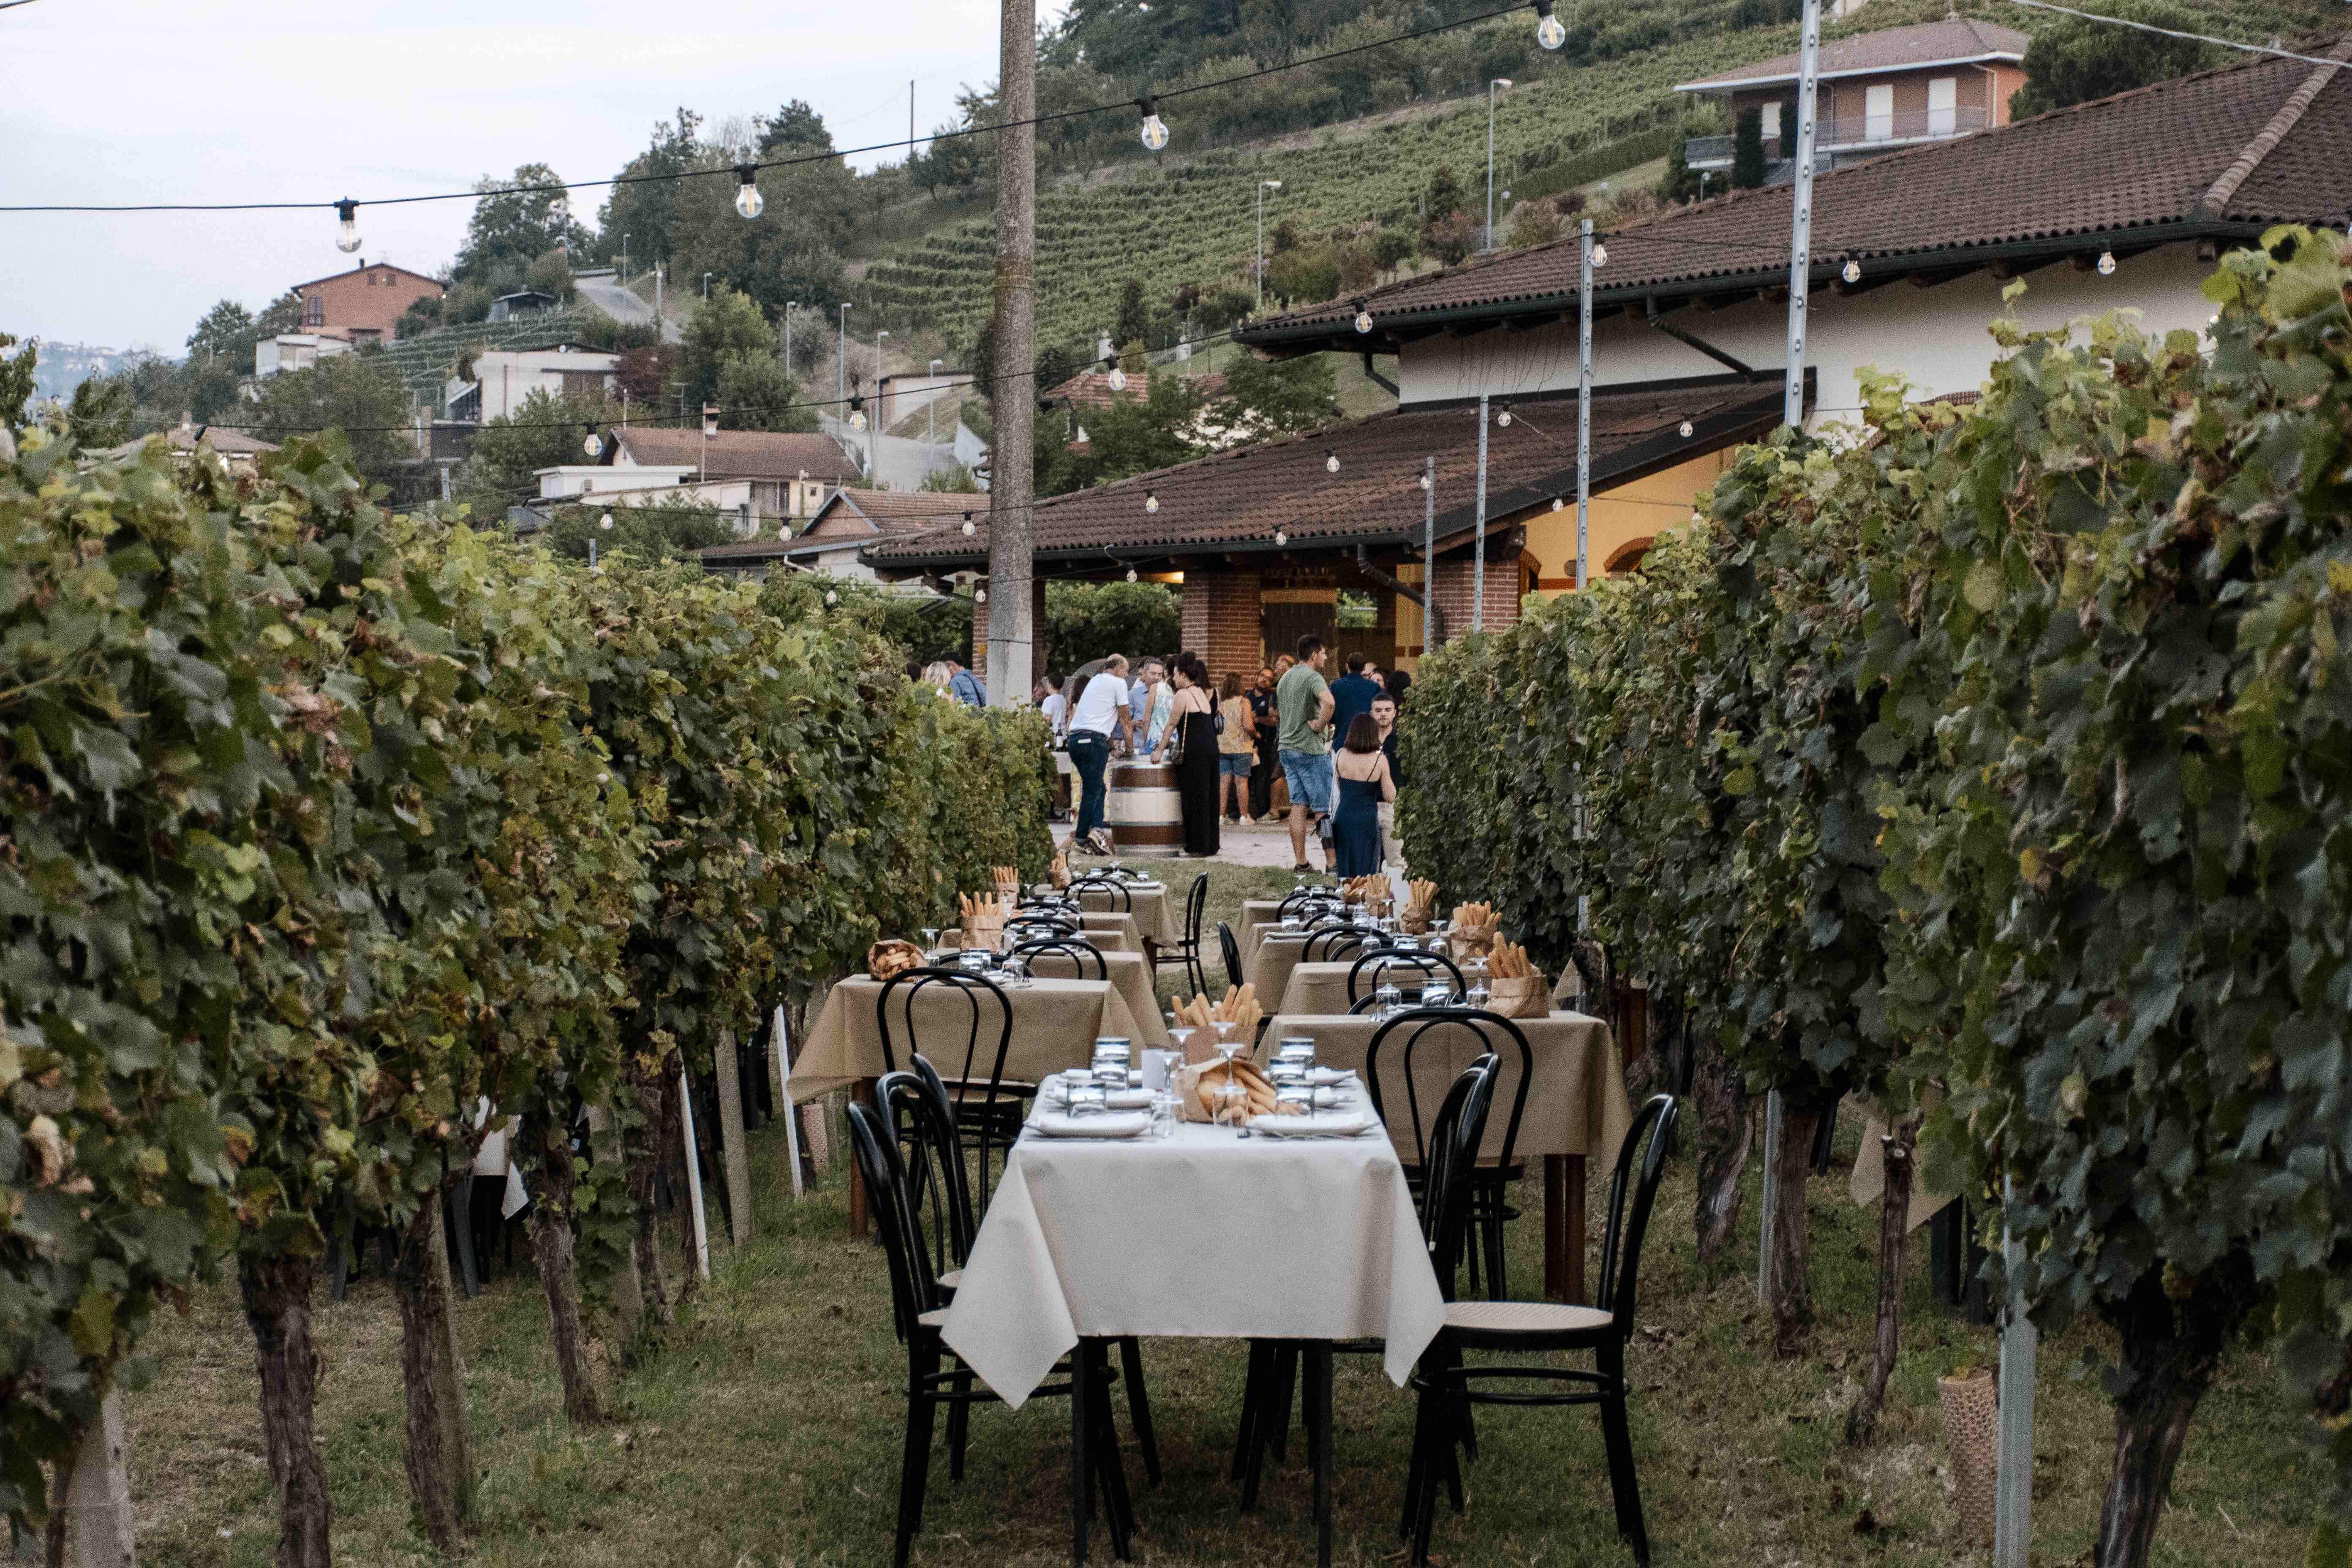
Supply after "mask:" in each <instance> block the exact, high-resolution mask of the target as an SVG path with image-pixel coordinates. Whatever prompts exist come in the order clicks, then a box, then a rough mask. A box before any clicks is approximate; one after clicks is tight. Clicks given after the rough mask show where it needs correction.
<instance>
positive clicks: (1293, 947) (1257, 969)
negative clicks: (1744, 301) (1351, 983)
mask: <svg viewBox="0 0 2352 1568" xmlns="http://www.w3.org/2000/svg"><path fill="white" fill-rule="evenodd" d="M1313 934H1314V933H1313V932H1311V931H1304V930H1291V931H1285V930H1284V929H1283V928H1282V927H1281V926H1279V925H1271V926H1260V927H1259V928H1258V940H1257V942H1256V944H1255V946H1254V947H1253V948H1252V949H1251V950H1250V951H1249V952H1245V953H1244V954H1243V957H1242V969H1243V971H1244V973H1246V974H1247V975H1248V976H1249V981H1250V984H1252V985H1255V986H1256V987H1257V993H1256V994H1257V995H1258V996H1259V997H1260V998H1261V999H1262V1000H1263V1001H1264V1003H1265V1005H1267V1006H1270V1007H1271V1006H1274V1005H1276V1004H1277V1003H1279V1002H1280V1001H1281V1000H1282V995H1283V988H1284V987H1285V986H1286V985H1288V984H1290V972H1291V971H1292V970H1294V969H1296V968H1297V967H1298V961H1299V960H1300V959H1301V958H1303V957H1304V956H1305V955H1306V952H1307V938H1308V937H1310V936H1312V935H1313ZM1346 1010H1347V1009H1345V1008H1344V1007H1343V1008H1341V1009H1340V1011H1342V1012H1345V1011H1346Z"/></svg>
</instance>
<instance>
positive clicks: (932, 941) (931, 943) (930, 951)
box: [923, 926, 940, 963]
mask: <svg viewBox="0 0 2352 1568" xmlns="http://www.w3.org/2000/svg"><path fill="white" fill-rule="evenodd" d="M939 951H940V928H939V927H937V926H925V927H924V928H923V962H924V963H929V962H930V961H931V959H932V958H933V957H934V956H935V955H936V954H937V953H938V952H939Z"/></svg>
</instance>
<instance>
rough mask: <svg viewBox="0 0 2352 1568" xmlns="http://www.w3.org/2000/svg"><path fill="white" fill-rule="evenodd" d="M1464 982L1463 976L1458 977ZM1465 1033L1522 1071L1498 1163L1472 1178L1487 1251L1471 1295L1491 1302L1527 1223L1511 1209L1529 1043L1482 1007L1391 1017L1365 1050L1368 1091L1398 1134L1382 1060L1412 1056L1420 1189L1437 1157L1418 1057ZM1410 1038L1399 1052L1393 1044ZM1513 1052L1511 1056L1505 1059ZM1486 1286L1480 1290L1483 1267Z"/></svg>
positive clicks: (1476, 1258)
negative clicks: (1515, 1237)
mask: <svg viewBox="0 0 2352 1568" xmlns="http://www.w3.org/2000/svg"><path fill="white" fill-rule="evenodd" d="M1457 978H1458V975H1457ZM1456 1030H1459V1031H1461V1032H1462V1033H1465V1034H1468V1035H1471V1036H1473V1037H1475V1038H1476V1040H1477V1042H1478V1048H1479V1050H1480V1051H1481V1052H1491V1053H1494V1054H1495V1055H1496V1056H1500V1057H1502V1058H1503V1060H1504V1061H1506V1062H1507V1063H1512V1064H1515V1065H1516V1066H1517V1068H1518V1069H1519V1079H1518V1083H1517V1086H1516V1087H1515V1088H1514V1089H1512V1091H1511V1105H1510V1117H1509V1119H1508V1120H1507V1121H1505V1122H1504V1123H1503V1141H1502V1143H1501V1145H1500V1146H1499V1147H1497V1148H1496V1151H1495V1154H1494V1157H1493V1158H1492V1159H1485V1160H1481V1161H1479V1162H1478V1163H1477V1165H1476V1167H1475V1169H1474V1170H1473V1171H1472V1172H1471V1173H1470V1175H1469V1178H1468V1180H1469V1182H1470V1186H1471V1204H1472V1215H1471V1218H1472V1224H1473V1226H1474V1228H1475V1230H1476V1232H1477V1234H1478V1240H1479V1243H1480V1245H1479V1247H1478V1249H1477V1250H1475V1251H1473V1252H1472V1253H1471V1255H1470V1288H1471V1289H1473V1290H1479V1289H1484V1291H1485V1293H1486V1295H1488V1296H1491V1297H1495V1298H1496V1299H1498V1300H1499V1299H1500V1298H1501V1297H1502V1296H1503V1295H1504V1294H1505V1293H1506V1283H1505V1279H1504V1274H1503V1268H1504V1264H1503V1226H1504V1224H1505V1222H1507V1221H1509V1220H1515V1219H1517V1218H1518V1217H1519V1211H1518V1210H1517V1209H1516V1208H1514V1207H1513V1206H1511V1203H1510V1195H1511V1189H1512V1188H1513V1187H1515V1186H1517V1184H1518V1183H1519V1180H1520V1178H1521V1177H1523V1176H1525V1175H1526V1174H1527V1170H1526V1167H1525V1165H1524V1164H1523V1163H1522V1162H1521V1161H1520V1160H1519V1158H1518V1155H1517V1149H1518V1142H1519V1120H1520V1118H1521V1117H1523V1116H1524V1115H1525V1114H1526V1113H1527V1109H1528V1089H1530V1088H1532V1087H1533V1086H1534V1083H1535V1077H1536V1056H1535V1049H1534V1047H1531V1046H1529V1045H1528V1037H1527V1035H1526V1033H1525V1032H1524V1031H1522V1030H1521V1029H1520V1027H1519V1026H1518V1025H1517V1024H1515V1023H1513V1022H1512V1021H1511V1020H1510V1019H1508V1018H1506V1017H1504V1016H1502V1015H1501V1014H1500V1013H1489V1012H1486V1011H1485V1010H1484V1009H1482V1008H1476V1007H1408V1008H1406V1009H1405V1010H1404V1011H1403V1012H1402V1013H1399V1014H1397V1015H1395V1016H1392V1017H1391V1018H1389V1019H1388V1020H1387V1021H1386V1022H1384V1023H1383V1024H1381V1026H1380V1027H1379V1028H1378V1029H1375V1030H1374V1031H1373V1032H1372V1041H1371V1044H1370V1045H1369V1046H1367V1047H1364V1088H1365V1089H1366V1090H1367V1091H1369V1092H1370V1095H1371V1097H1372V1109H1373V1110H1375V1111H1376V1112H1378V1113H1379V1115H1380V1119H1381V1123H1382V1125H1384V1126H1387V1127H1388V1128H1389V1129H1390V1130H1391V1132H1393V1131H1395V1128H1396V1124H1395V1123H1394V1122H1392V1121H1389V1113H1388V1106H1387V1104H1386V1102H1385V1100H1383V1098H1382V1093H1381V1052H1382V1051H1383V1050H1385V1049H1398V1048H1401V1049H1402V1051H1403V1054H1404V1097H1405V1103H1404V1115H1405V1121H1406V1124H1407V1126H1409V1127H1410V1128H1411V1130H1412V1138H1413V1157H1412V1163H1410V1164H1408V1165H1407V1166H1406V1167H1405V1179H1406V1180H1408V1181H1410V1182H1412V1184H1414V1185H1415V1186H1416V1187H1419V1186H1420V1185H1421V1184H1423V1182H1424V1181H1425V1180H1426V1178H1427V1172H1428V1168H1429V1162H1430V1158H1431V1150H1432V1148H1433V1145H1432V1144H1431V1143H1429V1142H1426V1141H1425V1140H1424V1137H1423V1130H1422V1109H1421V1088H1420V1079H1418V1078H1416V1077H1415V1076H1414V1074H1413V1070H1412V1058H1413V1052H1414V1051H1415V1050H1416V1049H1420V1048H1427V1049H1431V1050H1443V1049H1444V1048H1445V1047H1448V1046H1449V1045H1451V1044H1453V1043H1454V1041H1455V1040H1458V1039H1459V1035H1456V1034H1455V1033H1454V1031H1456ZM1400 1035H1401V1036H1402V1040H1401V1041H1398V1043H1397V1044H1396V1045H1395V1046H1391V1043H1390V1042H1391V1037H1395V1036H1400ZM1505 1053H1508V1054H1507V1055H1506V1054H1505ZM1482 1263H1483V1264H1484V1266H1485V1267H1484V1270H1483V1272H1484V1275H1485V1283H1484V1285H1483V1287H1482V1285H1481V1283H1480V1275H1481V1272H1482V1270H1481V1268H1480V1266H1481V1264H1482Z"/></svg>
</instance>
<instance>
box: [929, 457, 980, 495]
mask: <svg viewBox="0 0 2352 1568" xmlns="http://www.w3.org/2000/svg"><path fill="white" fill-rule="evenodd" d="M915 488H916V489H919V490H925V491H929V493H931V494H933V495H953V496H976V495H978V494H980V480H979V479H976V478H974V477H973V475H972V471H971V469H970V468H965V467H964V466H963V465H962V464H961V463H951V464H950V465H949V466H948V467H946V468H933V469H932V470H931V471H930V472H929V473H927V474H925V475H924V476H923V482H922V483H921V484H919V485H917V486H916V487H915Z"/></svg>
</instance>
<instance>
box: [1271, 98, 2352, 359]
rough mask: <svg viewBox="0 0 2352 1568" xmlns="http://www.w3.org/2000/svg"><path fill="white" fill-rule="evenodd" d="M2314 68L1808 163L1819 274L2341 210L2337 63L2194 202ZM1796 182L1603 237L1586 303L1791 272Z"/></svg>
mask: <svg viewBox="0 0 2352 1568" xmlns="http://www.w3.org/2000/svg"><path fill="white" fill-rule="evenodd" d="M2312 69H2313V68H2311V67H2309V66H2305V65H2303V64H2300V63H2298V62H2296V61H2293V60H2264V61H2261V62H2258V63H2256V64H2252V65H2246V66H2236V67H2230V68H2223V69H2220V70H2214V71H2207V72H2204V73H2201V74H2200V75H2197V76H2190V77H2183V78H2180V79H2178V80H2174V81H2168V82H2160V83H2158V84H2156V85H2155V86H2152V87H2145V88H2140V89H2137V90H2135V91H2132V92H2127V93H2122V94H2118V95H2117V96H2116V97H2114V98H2109V99H2102V100H2097V101H2095V102H2092V103H2085V104H2078V105H2076V106H2074V107H2073V108H2071V109H2062V110H2054V111H2053V112H2052V113H2049V114H2044V115H2038V116H2036V117H2034V118H2033V119H2031V120H2022V121H2017V122H2016V123H2014V124H2011V125H2007V126H2002V127H2000V128H1998V129H1995V130H1991V131H1985V132H1979V133H1977V134H1975V135H1972V136H1963V137H1959V138H1958V139H1956V140H1953V141H1949V142H1931V143H1928V144H1927V145H1924V146H1919V147H1914V148H1910V149H1907V150H1906V151H1903V152H1899V153H1890V154H1889V155H1887V156H1886V157H1884V158H1877V159H1874V160H1872V161H1870V162H1868V163H1858V164H1855V165H1853V166H1852V167H1850V168H1844V169H1838V170H1833V171H1831V172H1830V173H1827V174H1822V175H1819V176H1818V177H1816V179H1815V180H1814V182H1813V233H1812V247H1813V266H1814V268H1815V272H1814V278H1815V281H1816V283H1817V284H1819V283H1822V282H1826V281H1827V280H1828V279H1830V278H1832V276H1833V275H1834V271H1835V269H1836V268H1838V267H1839V265H1840V264H1841V263H1842V261H1843V258H1846V257H1853V258H1855V259H1856V260H1858V261H1859V262H1861V263H1862V265H1863V268H1864V272H1865V274H1867V273H1869V272H1871V271H1873V270H1883V269H1884V268H1873V267H1872V265H1871V263H1872V261H1873V260H1874V258H1875V259H1878V260H1880V261H1881V262H1882V263H1891V264H1892V266H1893V267H1895V268H1900V269H1903V270H1906V271H1907V270H1916V269H1918V268H1922V267H1936V266H1951V265H1958V266H1965V265H1969V263H1971V262H1972V261H1980V260H1984V259H1990V257H1991V256H1992V255H1993V254H1997V253H2006V254H2011V255H2024V254H2041V253H2063V252H2064V251H2066V250H2068V249H2085V248H2087V247H2095V246H2096V245H2098V244H2104V243H2105V242H2106V241H2107V240H2108V239H2109V238H2110V237H2113V238H2115V239H2116V240H2118V241H2126V242H2127V241H2128V240H2129V238H2130V237H2131V235H2132V231H2134V230H2136V229H2149V228H2153V227H2156V226H2165V227H2167V228H2168V229H2169V230H2170V233H2169V234H2168V236H2167V237H2171V238H2180V237H2188V234H2190V233H2210V234H2215V235H2234V234H2236V233H2239V232H2243V231H2258V230H2259V227H2260V226H2261V225H2262V224H2263V223H2266V222H2270V221H2274V220H2277V219H2280V218H2296V219H2300V220H2302V221H2306V222H2315V223H2327V224H2341V223H2342V222H2343V221H2344V220H2345V215H2346V213H2347V209H2352V86H2347V83H2346V82H2344V81H2342V80H2337V81H2335V82H2332V83H2330V84H2329V85H2328V86H2327V87H2326V89H2324V90H2321V91H2320V92H2318V93H2317V94H2316V95H2315V98H2314V99H2313V100H2312V102H2311V104H2310V106H2309V108H2308V109H2307V110H2305V112H2304V113H2303V114H2302V115H2301V116H2300V117H2299V118H2298V119H2297V120H2296V121H2294V124H2293V125H2292V127H2291V128H2290V129H2289V130H2288V131H2287V132H2286V133H2285V135H2284V137H2283V138H2282V139H2281V141H2280V142H2279V144H2278V145H2277V147H2276V148H2275V149H2273V151H2271V152H2270V153H2268V154H2267V156H2265V157H2263V159H2262V161H2261V163H2259V165H2258V166H2257V167H2256V168H2255V169H2254V171H2253V173H2252V175H2251V176H2250V177H2248V178H2247V179H2246V180H2245V181H2244V183H2243V184H2242V186H2241V187H2240V189H2239V190H2238V192H2237V193H2236V196H2235V198H2234V199H2233V200H2232V201H2231V204H2230V205H2229V207H2228V209H2227V210H2226V211H2225V212H2223V213H2221V214H2213V213H2210V212H2208V211H2206V210H2205V209H2204V208H2203V207H2202V206H2201V205H2200V199H2201V198H2202V196H2203V195H2204V193H2205V192H2206V191H2207V190H2208V189H2209V188H2210V187H2211V186H2212V185H2213V184H2214V182H2215V181H2217V180H2218V179H2220V178H2221V175H2222V174H2223V173H2224V172H2225V171H2227V170H2228V169H2229V168H2230V166H2231V164H2232V163H2234V162H2235V161H2236V160H2237V159H2238V158H2239V156H2240V154H2241V153H2242V152H2244V151H2245V150H2246V149H2247V148H2248V146H2249V144H2250V143H2252V142H2253V141H2254V140H2255V138H2256V137H2257V136H2258V135H2260V134H2261V133H2262V132H2263V129H2264V128H2265V127H2266V126H2268V125H2269V124H2270V123H2271V121H2273V117H2274V116H2276V114H2277V113H2278V110H2280V108H2281V107H2282V106H2283V105H2284V103H2285V102H2286V100H2287V99H2288V98H2289V97H2290V95H2292V94H2293V93H2294V91H2295V90H2296V89H2297V88H2299V87H2301V86H2302V85H2303V84H2304V82H2305V79H2306V78H2307V77H2308V76H2309V75H2310V73H2311V71H2312ZM2341 74H2352V73H2341ZM1793 195H1794V187H1793V186H1790V185H1779V186H1773V187H1769V188H1767V189H1763V190H1755V191H1740V192H1736V193H1734V194H1733V195H1728V196H1721V197H1717V198H1716V199H1715V200H1712V201H1708V202H1703V203H1700V204H1698V205H1696V206H1689V207H1680V208H1676V209H1674V210H1673V211H1670V212H1668V213H1665V214H1664V215H1662V216H1659V217H1656V218H1654V219H1652V220H1650V221H1648V222H1644V223H1640V224H1635V225H1633V226H1630V227H1627V228H1624V229H1621V230H1619V231H1617V232H1615V233H1612V234H1611V235H1610V236H1609V237H1608V248H1609V260H1608V265H1607V267H1606V268H1605V269H1604V271H1603V272H1602V273H1601V275H1600V276H1598V277H1596V279H1595V280H1594V281H1595V288H1594V295H1595V298H1596V300H1601V299H1607V298H1610V297H1612V296H1613V297H1614V298H1615V299H1617V300H1635V301H1638V300H1640V299H1641V298H1642V297H1643V296H1645V295H1654V296H1656V297H1658V298H1661V299H1674V298H1685V297H1688V296H1690V295H1694V294H1703V293H1707V292H1711V291H1713V290H1714V289H1718V288H1727V289H1753V288H1757V287H1759V286H1769V285H1770V283H1771V281H1772V279H1774V278H1775V277H1784V276H1785V275H1786V274H1787V271H1788V267H1789V226H1790V203H1791V200H1792V198H1793ZM2184 230H2186V231H2188V232H2187V233H2184V232H2183V231H2184ZM1996 247H2002V248H2001V250H2000V251H1996ZM1577 267H1578V242H1577V241H1576V240H1574V239H1568V240H1561V241H1556V242H1554V243H1552V244H1549V245H1541V246H1536V247H1530V248H1528V249H1525V250H1517V251H1511V252H1508V253H1507V254H1504V255H1501V256H1497V257H1494V258H1487V259H1484V260H1480V261H1474V262H1471V263H1468V264H1466V265H1464V266H1461V267H1456V268H1451V269H1449V270H1446V271H1444V272H1437V273H1432V274H1428V275H1426V276H1423V277H1421V278H1413V279H1405V280H1403V281H1402V282H1398V283H1392V284H1390V285H1388V286H1386V287H1385V288H1382V289H1376V290H1374V291H1373V292H1372V293H1371V294H1370V296H1369V297H1368V303H1369V305H1370V310H1371V312H1372V316H1373V319H1374V320H1375V321H1376V322H1378V323H1379V329H1378V330H1377V331H1375V332H1374V333H1373V335H1372V337H1371V338H1370V339H1369V340H1367V339H1364V338H1360V337H1358V336H1357V335H1356V333H1355V332H1354V331H1353V328H1352V326H1351V325H1350V321H1351V318H1352V317H1353V315H1354V313H1355V306H1354V304H1353V302H1352V301H1348V300H1334V301H1331V302H1330V303H1328V304H1323V305H1318V306H1313V307H1310V308H1308V309H1307V310H1296V311H1292V312H1290V313H1289V314H1287V315H1282V316H1276V317H1273V318H1271V319H1269V320H1267V321H1256V322H1251V323H1248V324H1246V325H1244V326H1243V327H1240V328H1238V329H1236V330H1235V333H1234V336H1235V337H1236V338H1237V339H1238V340H1239V341H1241V342H1248V343H1254V344H1275V343H1283V344H1292V345H1304V344H1307V343H1314V342H1322V343H1325V344H1328V345H1329V346H1334V347H1341V348H1357V347H1361V346H1363V345H1364V344H1365V343H1366V342H1374V343H1383V342H1394V341H1395V336H1396V334H1398V333H1401V332H1402V333H1405V334H1412V333H1414V332H1416V331H1422V330H1427V329H1429V328H1433V327H1434V326H1435V325H1437V324H1438V323H1439V322H1441V321H1476V320H1496V319H1501V318H1504V317H1508V316H1513V315H1526V314H1531V313H1541V312H1543V311H1547V310H1560V309H1563V308H1565V309H1567V310H1574V308H1575V303H1576V286H1577ZM1416 317H1419V318H1423V321H1416V320H1415V318H1416Z"/></svg>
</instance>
